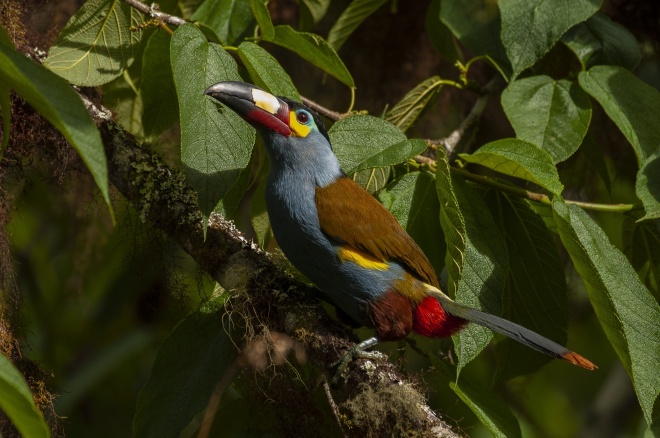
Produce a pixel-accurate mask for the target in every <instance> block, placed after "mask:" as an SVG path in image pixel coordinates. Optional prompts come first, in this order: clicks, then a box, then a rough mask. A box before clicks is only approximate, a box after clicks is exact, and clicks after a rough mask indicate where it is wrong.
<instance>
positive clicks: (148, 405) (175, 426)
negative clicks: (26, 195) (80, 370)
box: [133, 302, 241, 438]
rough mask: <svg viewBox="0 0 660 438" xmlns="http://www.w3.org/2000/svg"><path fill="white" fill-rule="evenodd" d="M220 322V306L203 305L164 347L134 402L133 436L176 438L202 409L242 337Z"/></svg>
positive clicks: (175, 330) (174, 333)
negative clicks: (135, 404) (135, 402)
mask: <svg viewBox="0 0 660 438" xmlns="http://www.w3.org/2000/svg"><path fill="white" fill-rule="evenodd" d="M223 316H225V310H224V308H223V306H222V305H218V304H214V303H213V302H211V303H209V304H206V305H205V306H204V307H202V308H201V309H200V310H198V311H196V312H194V313H193V314H191V315H190V316H188V317H187V318H185V319H184V320H183V321H181V322H180V323H179V324H178V325H177V326H176V327H175V328H174V330H173V331H172V333H171V334H170V335H169V336H168V338H167V339H166V340H165V342H163V345H162V346H161V347H160V350H159V351H158V355H157V356H156V360H155V361H154V365H153V367H152V369H151V376H149V380H148V381H147V383H146V384H145V385H144V387H143V388H142V391H140V395H139V397H138V401H137V406H136V412H135V417H134V419H133V435H134V436H139V437H145V438H148V437H158V438H164V437H173V438H176V437H178V436H179V434H180V433H181V431H182V430H183V429H184V428H185V426H186V425H187V424H188V423H189V422H190V421H191V420H192V419H193V417H195V415H197V414H198V413H199V412H201V411H202V410H203V409H204V407H205V406H206V405H207V403H208V401H209V398H210V396H211V393H212V392H213V388H214V387H215V386H216V384H217V383H218V381H219V380H220V379H221V378H222V377H223V376H225V372H226V371H227V369H228V368H229V366H230V365H231V364H232V363H233V362H234V360H235V359H236V357H237V355H238V351H237V349H236V345H235V342H236V341H237V340H239V339H240V337H241V335H240V333H238V331H237V329H236V328H235V326H232V328H230V327H229V324H227V323H224V324H223Z"/></svg>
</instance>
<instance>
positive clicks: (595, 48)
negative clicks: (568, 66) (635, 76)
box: [561, 12, 641, 70]
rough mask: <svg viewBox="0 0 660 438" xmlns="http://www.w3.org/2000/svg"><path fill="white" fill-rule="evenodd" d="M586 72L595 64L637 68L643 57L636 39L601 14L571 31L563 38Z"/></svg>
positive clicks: (598, 13) (630, 68) (629, 68)
mask: <svg viewBox="0 0 660 438" xmlns="http://www.w3.org/2000/svg"><path fill="white" fill-rule="evenodd" d="M561 40H562V42H563V43H564V44H566V45H567V46H568V48H569V49H571V51H572V52H573V53H575V56H577V57H578V59H579V60H580V62H581V63H582V67H583V68H584V69H585V70H586V69H589V68H591V67H593V66H594V65H598V64H606V65H618V66H621V67H623V68H626V69H628V70H632V69H634V68H635V67H636V66H637V64H639V60H640V58H641V52H640V50H639V44H638V43H637V40H636V39H635V37H634V36H633V35H632V34H631V33H630V32H629V31H628V29H626V28H625V27H623V26H621V25H620V24H618V23H615V22H613V21H612V20H610V19H609V17H608V16H607V15H605V14H603V13H602V12H597V13H596V14H595V15H593V16H592V17H591V18H589V19H588V20H587V21H585V22H584V23H580V24H578V25H576V26H574V27H573V28H572V29H570V30H569V31H568V32H566V33H565V34H564V36H563V37H562V39H561Z"/></svg>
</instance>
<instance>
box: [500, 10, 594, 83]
mask: <svg viewBox="0 0 660 438" xmlns="http://www.w3.org/2000/svg"><path fill="white" fill-rule="evenodd" d="M601 3H602V0H555V1H546V0H500V1H499V2H498V5H499V8H500V14H501V15H502V43H503V44H504V48H505V49H506V53H507V56H508V58H509V60H510V61H511V65H512V66H513V76H514V78H515V77H516V76H518V75H519V74H520V73H522V71H523V70H525V69H526V68H528V67H531V66H532V65H534V63H535V62H536V61H538V60H539V59H541V58H542V57H543V55H545V54H546V53H548V52H549V51H550V49H551V48H552V46H554V45H555V43H556V42H557V41H559V39H560V38H561V37H562V35H564V33H565V32H566V31H567V30H568V29H570V28H571V27H573V26H575V25H576V24H578V23H581V22H583V21H584V20H586V19H587V18H589V17H591V16H592V15H593V14H595V13H596V11H598V9H600V5H601Z"/></svg>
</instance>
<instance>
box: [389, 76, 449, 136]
mask: <svg viewBox="0 0 660 438" xmlns="http://www.w3.org/2000/svg"><path fill="white" fill-rule="evenodd" d="M440 80H441V79H440V77H439V76H433V77H431V78H428V79H426V80H425V81H423V82H422V83H420V84H418V85H417V86H416V87H415V88H413V89H412V90H410V91H409V92H408V93H406V95H405V96H403V99H401V100H400V101H399V102H398V103H397V104H396V105H394V106H393V107H392V109H390V110H389V111H388V112H387V113H386V114H385V120H387V121H388V122H390V123H392V124H393V125H394V126H396V127H397V128H399V129H400V130H401V131H403V132H406V131H407V130H408V128H410V127H411V126H412V125H413V124H415V122H416V121H417V119H419V117H420V116H421V114H422V112H423V111H424V109H425V108H427V107H428V106H429V105H430V104H431V103H432V102H433V101H434V98H435V97H436V96H437V95H438V93H439V92H440V88H441V87H442V82H440Z"/></svg>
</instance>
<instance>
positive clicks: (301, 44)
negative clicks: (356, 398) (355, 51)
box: [264, 26, 355, 88]
mask: <svg viewBox="0 0 660 438" xmlns="http://www.w3.org/2000/svg"><path fill="white" fill-rule="evenodd" d="M264 39H265V38H264ZM267 41H270V42H272V43H275V44H277V45H278V46H282V47H284V48H286V49H289V50H291V51H292V52H295V53H297V54H298V55H300V57H301V58H303V59H305V60H306V61H308V62H310V63H311V64H313V65H315V66H317V67H318V68H320V69H321V70H323V71H325V72H326V73H328V74H329V75H331V76H333V77H335V78H337V79H338V80H339V81H340V82H342V83H343V84H345V85H346V86H348V87H351V88H353V87H355V82H353V78H352V77H351V74H350V73H349V72H348V69H347V68H346V66H345V65H344V63H343V62H342V60H341V59H340V58H339V55H337V52H335V51H334V50H333V49H332V47H330V45H329V44H328V43H327V42H326V40H324V39H323V38H321V37H320V36H318V35H315V34H313V33H306V32H296V31H295V30H293V28H292V27H291V26H275V36H274V37H273V39H272V40H267Z"/></svg>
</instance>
